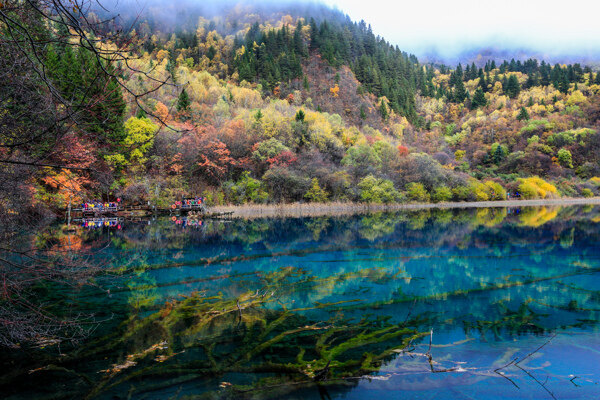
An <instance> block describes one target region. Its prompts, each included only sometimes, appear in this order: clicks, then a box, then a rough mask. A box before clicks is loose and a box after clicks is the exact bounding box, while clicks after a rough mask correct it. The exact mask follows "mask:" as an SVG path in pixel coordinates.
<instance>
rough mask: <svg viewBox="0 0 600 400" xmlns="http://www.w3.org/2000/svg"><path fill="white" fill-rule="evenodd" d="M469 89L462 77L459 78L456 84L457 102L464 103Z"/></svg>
mask: <svg viewBox="0 0 600 400" xmlns="http://www.w3.org/2000/svg"><path fill="white" fill-rule="evenodd" d="M467 95H468V93H467V89H465V84H464V83H463V81H462V79H458V80H457V81H456V84H455V86H454V93H453V100H454V101H455V102H457V103H462V102H463V101H465V99H466V98H467Z"/></svg>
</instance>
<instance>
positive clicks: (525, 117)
mask: <svg viewBox="0 0 600 400" xmlns="http://www.w3.org/2000/svg"><path fill="white" fill-rule="evenodd" d="M517 119H518V120H519V121H529V113H528V112H527V109H526V108H525V107H521V111H519V115H517Z"/></svg>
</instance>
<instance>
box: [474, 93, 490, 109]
mask: <svg viewBox="0 0 600 400" xmlns="http://www.w3.org/2000/svg"><path fill="white" fill-rule="evenodd" d="M485 106H487V99H486V98H485V93H483V90H482V89H481V88H477V90H475V94H474V95H473V100H471V108H472V109H477V108H480V107H485Z"/></svg>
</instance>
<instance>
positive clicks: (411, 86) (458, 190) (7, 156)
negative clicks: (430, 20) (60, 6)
mask: <svg viewBox="0 0 600 400" xmlns="http://www.w3.org/2000/svg"><path fill="white" fill-rule="evenodd" d="M162 11H163V12H165V10H162ZM167 11H168V10H167ZM34 14H35V13H33V12H31V13H30V14H28V12H27V10H26V9H25V11H23V10H22V9H21V10H19V11H18V12H17V11H15V14H14V17H15V18H17V19H19V20H20V21H23V23H28V24H30V26H31V28H32V29H34V30H35V31H36V34H37V35H40V37H44V38H48V39H49V40H48V41H47V43H48V44H47V45H45V46H44V47H43V51H40V52H38V56H39V57H41V58H43V64H44V66H45V71H47V73H46V76H47V78H48V79H50V80H51V81H52V82H53V83H54V88H53V90H55V91H56V92H57V93H59V94H60V96H61V98H63V99H70V101H71V102H73V101H74V100H75V101H76V100H77V99H81V102H82V103H83V101H84V100H85V101H86V102H88V101H89V104H88V106H89V107H87V108H86V112H85V113H84V114H82V115H80V116H78V117H77V118H69V116H67V117H65V120H64V121H67V122H68V121H72V123H68V124H64V125H62V126H61V131H60V132H61V133H60V135H58V134H57V135H54V136H52V135H49V136H48V137H46V136H45V139H44V141H43V143H37V142H36V143H37V145H38V147H37V148H36V149H35V151H34V152H33V154H29V153H27V154H26V153H24V152H16V153H15V152H10V151H8V152H4V153H2V157H3V159H4V160H3V161H4V162H15V161H16V160H19V162H34V161H35V162H36V163H40V164H44V165H49V166H51V167H48V168H44V169H40V170H38V172H37V173H36V175H35V176H34V178H33V179H27V180H26V182H24V184H23V185H22V186H20V189H19V190H21V192H22V196H29V197H30V198H31V200H32V201H33V202H34V203H37V204H42V205H44V206H50V207H51V208H54V209H60V208H63V207H65V206H66V204H67V203H68V202H69V201H71V202H81V201H84V200H86V199H95V198H104V199H114V198H116V197H120V198H122V199H124V200H125V201H128V202H132V203H136V202H147V201H151V202H152V203H154V204H157V205H168V204H171V203H172V202H173V201H174V200H175V199H177V198H180V197H181V196H199V195H202V196H205V197H207V199H208V202H209V203H210V204H223V203H233V204H240V203H246V202H255V203H263V202H294V201H314V202H326V201H334V200H335V201H362V202H396V201H423V202H427V201H435V202H439V201H467V200H494V199H498V200H500V199H505V198H506V197H507V191H508V192H509V193H511V194H513V195H516V194H517V193H519V194H520V195H521V196H522V197H523V198H547V197H559V196H593V195H597V194H598V190H599V188H600V164H599V161H600V152H599V150H600V136H599V134H598V128H599V126H598V125H599V119H600V104H599V101H598V100H599V97H600V74H598V73H596V72H595V71H593V70H592V69H590V68H589V67H585V66H581V65H578V64H574V65H549V64H547V63H545V62H543V61H541V62H540V61H537V60H528V61H526V62H520V61H514V60H513V61H511V62H504V63H502V64H499V65H496V63H494V62H488V63H487V64H485V65H481V66H476V65H475V64H471V65H466V66H461V65H458V66H456V67H447V66H444V65H429V64H426V65H425V64H420V63H419V62H418V60H417V59H416V57H414V56H412V55H409V54H406V53H405V52H402V50H401V49H398V48H397V47H395V46H393V45H392V44H390V43H388V42H386V41H385V39H383V38H381V37H377V36H376V35H374V34H373V31H372V29H371V27H370V26H369V25H368V24H366V23H365V22H354V21H351V20H350V19H349V18H348V17H346V16H345V15H344V14H343V13H341V12H339V11H335V10H331V9H328V8H326V7H323V6H314V5H311V6H302V7H300V6H297V7H292V6H290V5H285V4H284V5H281V6H278V7H273V8H270V7H264V6H251V5H236V4H234V3H231V4H230V5H229V6H227V7H223V8H221V9H220V10H218V12H217V11H215V10H213V11H212V12H203V11H202V10H201V9H190V10H188V12H182V10H179V11H178V12H174V13H173V15H176V18H175V20H167V19H164V18H161V17H160V15H161V13H160V12H158V10H156V9H154V8H152V7H150V8H149V10H147V13H146V14H142V15H140V16H135V15H133V16H128V15H127V13H124V14H123V18H122V19H115V20H110V23H102V24H100V23H99V24H97V26H101V28H99V29H100V30H101V32H97V33H102V34H103V35H102V37H104V38H106V37H108V38H110V37H111V34H112V33H116V32H119V33H122V32H126V34H122V35H120V36H115V39H114V41H111V40H104V41H103V42H102V43H100V44H99V46H100V48H101V49H104V50H105V51H107V52H109V51H110V50H112V49H122V48H123V46H124V45H126V46H127V47H126V48H127V49H128V53H127V54H128V56H127V57H98V53H97V52H94V50H93V49H91V48H90V47H89V46H85V45H83V46H72V45H70V44H72V41H73V32H69V30H66V31H65V29H64V28H62V27H61V26H58V25H57V26H54V25H53V24H48V23H46V22H42V21H35V20H31V18H30V17H31V15H34ZM165 14H167V15H169V13H168V12H165ZM80 17H81V18H84V15H80ZM105 17H106V16H105V15H103V11H102V10H95V12H88V13H87V14H85V18H86V19H87V20H90V21H98V22H100V21H103V19H104V18H105ZM126 27H131V28H132V29H131V30H127V29H126ZM3 29H6V27H3ZM120 29H123V30H122V31H121V30H120ZM4 51H5V50H4V49H3V52H4ZM6 51H8V50H6ZM15 51H16V50H15ZM107 54H108V53H107ZM111 54H112V53H111ZM2 56H3V57H5V59H8V58H7V57H8V55H7V54H4V55H2ZM99 60H100V61H99ZM5 64H6V63H5ZM11 71H13V72H12V74H13V76H12V79H16V78H18V77H19V76H21V75H23V74H28V73H30V72H32V71H33V70H32V69H31V67H29V71H28V70H27V69H24V70H20V71H17V70H15V69H11ZM106 72H108V75H106V74H104V75H102V73H106ZM101 75H102V78H101V79H100V78H99V77H100V76H101ZM28 82H29V84H28V86H26V87H24V88H23V89H22V90H16V89H15V88H16V87H15V88H13V89H14V91H13V92H10V93H8V95H7V97H5V98H3V100H2V105H1V108H0V118H2V124H3V127H6V129H4V128H3V132H2V133H3V138H2V141H3V143H2V144H3V145H4V146H9V145H10V144H11V143H13V142H14V141H17V140H18V137H19V136H20V135H22V134H21V133H18V132H20V131H23V132H30V131H31V130H32V129H40V126H43V124H44V115H42V114H41V113H40V114H39V115H38V117H39V118H38V119H36V120H31V118H27V119H23V118H21V119H19V118H20V117H19V116H23V115H25V114H19V111H18V110H19V109H20V108H19V107H21V108H23V107H28V105H29V104H30V103H31V102H32V99H31V97H32V96H33V97H35V93H39V92H40V90H39V88H38V87H36V83H35V82H33V83H31V82H30V81H28ZM83 88H85V90H84V89H83ZM44 90H46V89H44ZM42 92H43V90H42ZM55 94H56V93H55ZM140 94H143V95H140ZM90 99H92V100H91V101H90ZM45 104H46V103H45ZM47 104H50V103H47ZM60 110H61V108H60V107H59V106H57V105H56V104H54V106H51V107H50V106H49V107H48V109H47V110H46V111H47V112H49V113H52V112H54V113H56V112H60ZM9 126H10V127H11V128H10V133H9V129H8V127H9ZM15 126H17V127H18V129H17V130H15V129H14V127H15ZM29 135H31V136H33V137H35V138H36V140H37V139H39V138H38V137H37V136H36V135H32V134H31V133H29ZM58 139H59V140H58ZM56 166H59V168H57V167H56ZM60 166H65V167H68V168H60Z"/></svg>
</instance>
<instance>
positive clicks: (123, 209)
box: [65, 204, 232, 220]
mask: <svg viewBox="0 0 600 400" xmlns="http://www.w3.org/2000/svg"><path fill="white" fill-rule="evenodd" d="M190 212H195V213H198V214H200V217H201V218H219V217H225V216H230V215H231V214H232V213H231V212H210V211H209V210H208V208H207V207H206V206H205V205H204V204H193V205H191V204H181V205H177V206H176V207H175V208H173V207H169V208H161V207H156V206H153V205H129V206H116V207H94V208H92V209H90V208H87V209H84V208H72V209H70V210H69V209H67V210H65V216H68V218H69V219H71V218H72V219H73V220H75V219H82V218H100V217H115V218H119V217H121V218H123V217H124V218H128V219H130V218H140V217H141V218H144V217H151V216H161V215H187V214H188V213H190Z"/></svg>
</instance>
